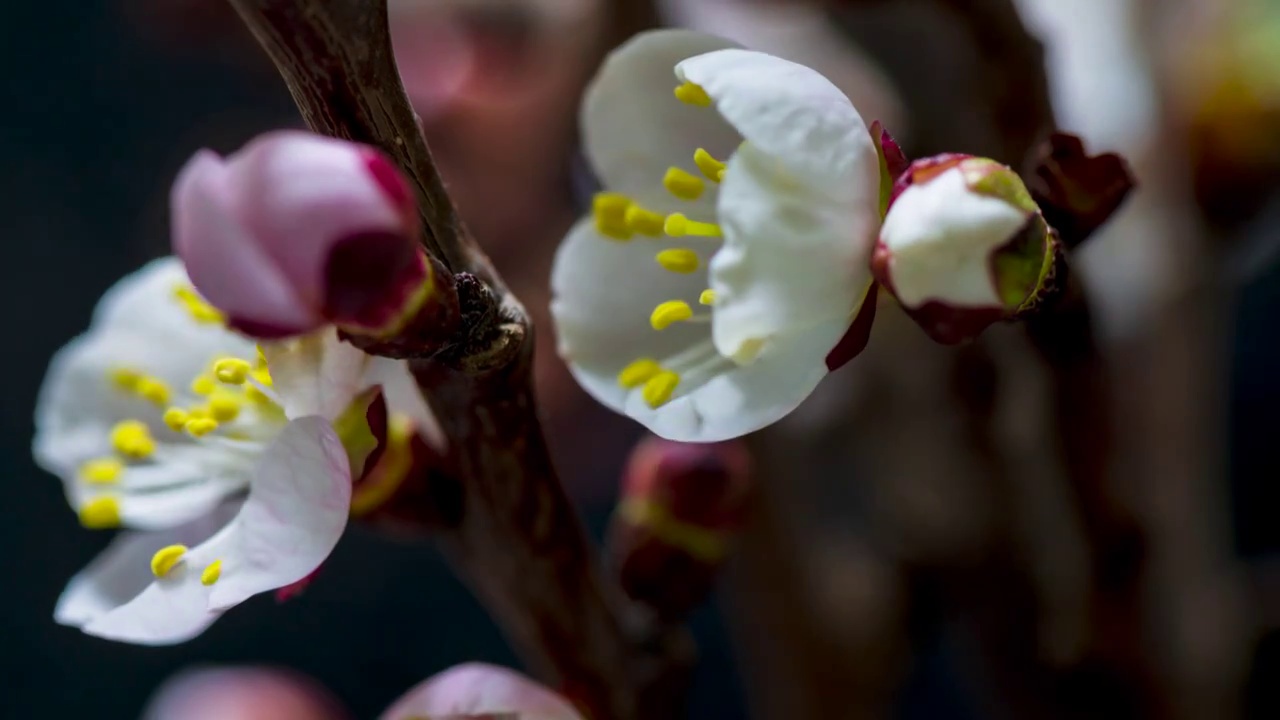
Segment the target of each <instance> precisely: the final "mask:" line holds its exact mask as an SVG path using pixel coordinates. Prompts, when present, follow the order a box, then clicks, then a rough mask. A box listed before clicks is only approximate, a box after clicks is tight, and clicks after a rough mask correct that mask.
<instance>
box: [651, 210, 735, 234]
mask: <svg viewBox="0 0 1280 720" xmlns="http://www.w3.org/2000/svg"><path fill="white" fill-rule="evenodd" d="M662 229H663V230H666V231H667V234H668V235H670V236H671V237H685V236H686V235H692V236H694V237H721V236H722V233H721V232H720V226H719V225H717V224H715V223H706V222H699V221H697V220H690V219H689V218H687V217H685V216H684V215H683V214H682V213H672V214H670V215H668V216H667V220H666V222H665V223H664V224H663V228H662Z"/></svg>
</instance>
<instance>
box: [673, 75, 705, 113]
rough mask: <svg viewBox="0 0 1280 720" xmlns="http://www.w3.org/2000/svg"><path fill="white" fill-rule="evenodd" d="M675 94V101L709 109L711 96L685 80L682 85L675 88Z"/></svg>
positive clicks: (700, 87)
mask: <svg viewBox="0 0 1280 720" xmlns="http://www.w3.org/2000/svg"><path fill="white" fill-rule="evenodd" d="M675 93H676V99H677V100H679V101H680V102H682V103H687V104H689V105H697V106H698V107H711V96H710V95H708V94H707V91H706V90H703V89H702V86H701V85H696V84H694V83H691V82H689V81H688V80H686V81H685V82H684V84H683V85H681V86H679V87H677V88H676V90H675Z"/></svg>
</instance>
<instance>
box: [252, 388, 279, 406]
mask: <svg viewBox="0 0 1280 720" xmlns="http://www.w3.org/2000/svg"><path fill="white" fill-rule="evenodd" d="M244 396H245V397H247V398H249V402H251V403H253V404H254V405H255V406H256V407H257V408H258V411H259V412H261V411H264V410H279V409H280V406H279V405H276V401H275V400H272V399H271V396H270V395H268V394H266V393H264V392H262V391H261V390H259V389H258V388H256V387H253V386H252V385H250V386H248V387H246V388H245V389H244Z"/></svg>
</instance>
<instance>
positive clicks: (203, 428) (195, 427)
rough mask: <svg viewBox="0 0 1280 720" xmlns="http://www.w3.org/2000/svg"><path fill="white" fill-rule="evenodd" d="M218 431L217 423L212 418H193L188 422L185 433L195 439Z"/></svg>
mask: <svg viewBox="0 0 1280 720" xmlns="http://www.w3.org/2000/svg"><path fill="white" fill-rule="evenodd" d="M217 429H218V421H217V420H214V419H213V418H195V419H194V420H188V421H187V425H186V431H187V432H189V433H191V434H192V435H193V436H195V437H204V436H205V435H208V434H209V433H211V432H213V431H214V430H217Z"/></svg>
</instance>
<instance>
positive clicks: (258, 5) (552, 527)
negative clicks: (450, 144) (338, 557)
mask: <svg viewBox="0 0 1280 720" xmlns="http://www.w3.org/2000/svg"><path fill="white" fill-rule="evenodd" d="M229 2H230V3H231V4H232V5H233V6H234V7H235V8H236V10H237V11H238V12H239V14H240V16H241V18H242V19H243V20H244V21H245V23H246V24H247V25H248V26H249V28H250V29H251V30H252V32H253V34H254V36H255V37H256V38H257V39H258V41H259V43H260V44H261V45H262V46H263V47H264V48H265V49H266V51H267V53H268V54H269V55H270V56H271V58H272V60H273V61H274V62H275V64H276V66H277V68H278V69H279V71H280V73H281V75H282V76H283V77H284V79H285V82H286V83H287V84H288V87H289V91H290V93H291V94H292V95H293V98H294V101H295V102H296V103H297V105H298V107H299V109H300V110H301V112H302V116H303V118H304V119H305V120H306V122H307V124H308V125H309V126H310V127H311V128H312V129H313V130H315V131H317V132H320V133H323V134H326V135H331V136H334V137H339V138H346V139H350V140H354V141H358V142H363V143H368V144H370V145H373V146H376V147H378V148H381V149H382V150H383V151H384V152H386V153H387V154H388V155H389V156H390V157H391V158H392V159H394V160H395V161H396V162H397V163H398V164H399V166H400V167H401V169H402V170H403V171H404V172H405V173H406V175H407V176H408V177H409V178H411V180H412V182H413V184H414V186H415V188H416V190H417V193H418V199H419V201H420V202H419V208H420V213H421V217H422V220H423V224H424V237H423V244H424V246H425V248H426V250H427V251H428V252H429V253H430V254H431V255H432V256H433V257H435V258H436V259H437V260H439V261H440V262H441V263H442V264H443V265H444V266H445V267H447V269H448V270H449V271H451V272H452V273H454V274H455V275H454V278H453V281H454V283H455V286H456V289H457V295H458V299H459V307H460V311H461V318H462V323H461V324H462V335H461V337H458V338H456V339H455V341H454V342H452V343H448V344H446V345H444V346H443V349H441V347H439V346H435V347H429V348H428V347H422V348H418V350H419V352H414V348H409V347H405V346H404V343H400V344H398V345H397V344H396V343H388V346H392V345H394V346H396V347H397V350H396V352H397V354H403V355H407V356H409V357H411V358H414V359H411V360H410V363H411V367H412V368H413V370H414V373H415V375H416V377H417V378H418V381H419V385H420V386H421V387H422V389H423V392H424V394H425V395H426V396H427V398H428V400H429V401H430V403H431V405H432V408H433V410H435V412H436V415H437V417H438V418H439V420H440V422H441V425H442V428H443V430H444V432H445V435H446V437H447V439H448V441H449V448H448V455H449V457H448V459H447V462H448V465H449V472H448V473H447V474H445V473H439V472H437V473H435V474H433V475H432V476H431V478H430V480H429V484H430V489H429V491H427V492H426V493H423V494H422V495H420V496H419V497H425V498H429V499H430V502H432V503H433V504H435V505H436V507H433V508H431V509H430V511H429V512H424V513H422V515H423V516H427V517H430V518H432V519H433V521H434V522H435V523H436V525H437V529H438V532H439V535H440V539H441V544H442V546H443V548H444V550H445V552H446V553H447V554H448V555H449V556H450V559H451V560H452V561H453V563H454V565H455V567H456V569H457V571H458V572H459V573H460V574H461V575H462V576H464V577H465V579H466V580H467V582H468V583H469V584H470V586H471V587H472V588H473V589H474V591H475V592H476V594H477V595H478V596H479V598H480V599H481V601H482V602H484V603H485V605H486V606H487V607H488V609H489V610H490V612H491V613H493V615H494V617H495V619H496V620H497V621H498V623H499V624H500V625H501V626H502V627H503V629H504V631H505V632H506V634H507V636H508V638H509V639H510V640H511V642H512V643H513V645H514V646H515V648H516V650H517V651H518V652H519V653H521V655H522V656H523V657H524V658H525V659H526V661H527V662H528V663H529V664H530V665H531V666H533V668H534V669H535V671H537V672H539V673H541V674H542V675H543V677H544V678H545V679H546V680H547V681H549V682H550V683H551V684H552V686H553V687H556V688H557V689H559V690H561V691H562V692H563V693H564V694H565V695H566V696H568V697H570V698H571V699H572V700H574V701H575V702H577V703H578V704H579V705H581V706H582V707H583V708H584V710H585V711H586V712H587V713H588V714H589V716H590V717H592V718H595V719H597V720H639V719H641V718H654V719H657V718H661V719H662V720H667V719H668V718H672V717H677V716H679V715H681V714H682V713H683V707H682V706H683V699H684V693H683V691H684V689H685V682H686V680H687V677H688V667H689V664H690V663H691V657H692V650H691V644H690V642H689V640H688V637H687V635H686V634H685V633H684V632H683V631H682V630H681V629H679V628H673V627H666V626H661V625H658V624H655V623H652V622H650V621H649V620H648V619H647V618H646V617H643V616H637V611H636V609H635V608H634V607H632V606H631V605H629V604H627V603H626V602H624V600H623V598H622V596H621V593H619V592H618V591H617V590H616V588H614V587H612V586H608V585H606V584H605V583H604V581H603V580H602V577H601V574H600V572H599V570H598V565H597V559H596V552H595V549H594V548H593V547H591V545H590V543H589V542H588V540H587V538H586V535H585V533H584V532H583V529H582V526H581V522H580V520H579V518H578V516H577V514H576V513H575V511H574V509H573V507H572V505H571V503H570V501H569V499H568V497H567V496H566V495H565V492H564V489H563V487H562V486H561V484H560V481H559V479H558V478H557V476H556V473H555V470H554V468H553V467H552V464H551V460H550V457H549V455H548V452H547V447H546V443H545V441H544V438H543V435H542V430H541V428H540V426H539V424H538V419H537V413H536V410H535V407H534V402H533V393H532V387H531V373H530V368H531V364H532V352H533V333H532V327H531V325H530V323H529V321H528V318H527V315H526V313H525V311H524V308H523V307H522V306H521V305H520V303H519V301H518V300H516V299H515V298H514V297H513V296H511V295H510V294H509V293H508V291H507V289H506V287H505V286H504V285H503V283H502V281H501V279H500V278H499V277H498V276H497V274H496V272H495V271H494V270H493V268H492V267H491V265H490V263H489V260H488V258H486V257H485V256H484V254H483V253H482V252H481V251H480V250H479V249H478V247H477V246H476V245H475V243H474V242H473V241H472V240H471V239H470V237H469V236H468V235H467V234H466V231H465V229H464V228H463V227H462V225H461V223H460V222H459V220H458V217H457V214H456V212H455V210H454V208H453V204H452V202H451V201H450V199H449V196H448V195H447V193H446V192H445V190H444V187H443V185H442V183H441V181H440V176H439V174H438V172H437V171H436V168H435V166H434V164H433V163H432V159H431V154H430V151H429V150H428V148H427V145H426V142H425V140H424V138H423V137H422V134H421V130H420V128H419V126H418V122H417V119H416V117H415V115H414V113H413V111H412V109H411V108H410V106H409V101H408V99H407V97H406V96H405V92H404V89H403V87H402V86H401V84H400V79H399V74H398V72H397V70H396V67H395V63H394V59H393V57H392V53H391V44H390V38H389V33H388V29H387V17H386V3H385V0H229ZM419 484H422V483H419ZM410 515H412V513H410Z"/></svg>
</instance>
